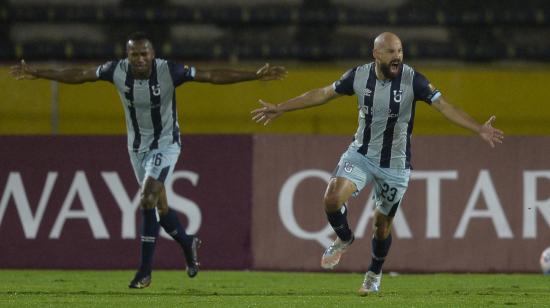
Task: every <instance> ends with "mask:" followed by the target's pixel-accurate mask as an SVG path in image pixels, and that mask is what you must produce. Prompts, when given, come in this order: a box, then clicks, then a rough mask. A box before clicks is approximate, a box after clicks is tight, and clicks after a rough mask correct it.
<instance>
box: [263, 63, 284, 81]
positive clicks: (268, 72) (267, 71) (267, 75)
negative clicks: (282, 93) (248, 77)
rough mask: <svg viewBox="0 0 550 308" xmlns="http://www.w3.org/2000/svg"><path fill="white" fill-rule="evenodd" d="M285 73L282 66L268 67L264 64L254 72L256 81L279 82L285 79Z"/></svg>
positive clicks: (267, 64)
mask: <svg viewBox="0 0 550 308" xmlns="http://www.w3.org/2000/svg"><path fill="white" fill-rule="evenodd" d="M286 74H287V71H286V68H285V67H284V66H270V65H269V63H266V64H265V65H264V66H262V67H260V68H259V69H258V70H257V71H256V76H257V77H258V80H262V81H268V80H281V79H283V78H285V77H286Z"/></svg>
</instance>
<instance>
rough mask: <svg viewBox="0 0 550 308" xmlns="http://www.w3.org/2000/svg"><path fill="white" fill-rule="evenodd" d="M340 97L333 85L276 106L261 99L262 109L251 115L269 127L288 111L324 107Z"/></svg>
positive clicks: (254, 111) (253, 111)
mask: <svg viewBox="0 0 550 308" xmlns="http://www.w3.org/2000/svg"><path fill="white" fill-rule="evenodd" d="M338 96H340V94H338V93H336V91H334V88H333V87H332V85H329V86H326V87H324V88H319V89H314V90H311V91H309V92H306V93H304V94H302V95H300V96H297V97H294V98H291V99H289V100H287V101H286V102H282V103H280V104H276V105H275V104H270V103H268V102H265V101H263V100H261V99H260V100H259V102H260V104H261V105H262V107H261V108H258V109H255V110H252V111H251V112H250V113H251V114H252V120H254V121H256V122H257V123H260V124H263V125H267V124H269V123H270V122H271V121H273V120H275V119H276V118H278V117H279V116H281V115H282V114H283V113H285V112H287V111H293V110H299V109H305V108H310V107H314V106H319V105H323V104H325V103H327V102H329V101H330V100H332V99H334V98H336V97H338Z"/></svg>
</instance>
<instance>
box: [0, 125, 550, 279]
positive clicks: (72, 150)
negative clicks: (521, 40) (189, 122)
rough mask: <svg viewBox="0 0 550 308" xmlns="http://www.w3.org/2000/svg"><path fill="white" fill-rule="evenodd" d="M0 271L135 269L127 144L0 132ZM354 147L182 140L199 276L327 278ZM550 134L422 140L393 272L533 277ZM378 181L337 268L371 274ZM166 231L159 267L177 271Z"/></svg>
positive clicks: (181, 176) (548, 181)
mask: <svg viewBox="0 0 550 308" xmlns="http://www.w3.org/2000/svg"><path fill="white" fill-rule="evenodd" d="M0 142H1V144H2V151H1V152H0V162H1V166H2V168H0V193H1V195H0V239H1V241H0V268H91V269H98V268H115V269H116V268H135V267H136V266H137V265H138V259H139V240H138V239H139V230H140V214H139V210H138V209H137V204H138V200H139V191H138V185H137V183H136V180H135V178H134V175H133V172H132V169H131V166H130V162H129V159H128V153H127V150H126V147H125V142H126V138H125V137H123V136H120V137H107V136H104V137H77V136H74V137H0ZM349 142H350V138H348V137H339V136H338V137H336V136H295V135H285V136H268V135H260V136H245V135H223V136H185V137H184V138H183V143H184V145H183V150H182V154H181V156H180V160H179V163H178V165H177V166H176V170H175V172H174V176H173V178H172V180H171V181H169V182H167V183H166V187H167V192H168V198H169V203H170V205H171V206H172V208H173V209H174V210H176V211H177V212H178V215H179V217H180V219H181V221H182V222H183V223H184V225H185V226H186V227H187V229H188V231H189V232H191V233H195V232H197V233H198V234H199V235H200V237H201V238H202V239H203V242H204V245H203V247H202V248H201V251H200V259H201V264H202V266H203V268H204V269H267V270H307V271H318V270H321V268H320V266H319V262H320V257H321V254H322V252H323V250H324V248H325V247H326V245H328V244H329V243H330V242H331V241H332V239H333V238H334V233H333V231H332V230H331V228H330V227H329V226H328V224H327V221H326V218H325V214H324V210H323V202H322V198H323V193H324V190H325V187H326V184H327V181H328V179H329V178H330V175H331V173H332V170H334V168H335V167H336V164H337V162H338V160H339V157H340V155H341V154H342V153H343V152H344V151H345V149H346V147H347V146H348V144H349ZM549 152H550V138H548V137H509V138H507V139H506V140H505V143H504V144H502V145H499V146H497V147H496V148H495V149H491V148H490V147H489V146H487V145H486V144H484V143H483V142H482V141H481V140H479V139H478V138H475V137H417V138H415V139H414V144H413V160H412V162H413V166H414V170H413V172H412V176H411V180H410V182H409V190H408V192H407V193H406V195H405V199H404V200H403V202H402V205H401V207H400V209H399V211H398V213H397V216H396V219H395V222H394V226H393V235H394V242H393V245H392V249H391V251H390V255H389V257H388V259H387V262H386V265H385V270H390V271H407V272H440V271H450V272H535V271H538V270H539V269H538V258H539V255H540V253H541V251H542V250H543V249H544V248H545V247H548V246H550V227H549V226H550V163H548V161H547V159H546V156H547V155H546V153H549ZM372 206H373V202H372V200H371V199H370V186H368V187H367V188H366V189H365V191H363V192H362V193H361V194H360V195H359V196H358V197H357V198H354V199H352V200H351V201H350V206H349V209H350V215H349V220H350V224H351V226H352V228H353V229H354V232H355V235H356V238H357V240H356V242H355V243H354V244H353V246H352V247H351V248H350V250H349V252H348V253H346V255H345V256H344V258H343V259H342V262H341V264H340V266H339V267H338V270H344V271H364V270H365V269H366V267H367V266H368V263H369V259H370V239H371V234H372V231H371V229H372V219H371V215H372ZM167 238H168V236H166V234H163V235H162V239H161V240H160V241H159V243H158V246H157V251H156V255H155V268H182V267H183V266H184V262H183V257H182V255H181V252H180V251H179V248H178V247H177V245H176V244H175V243H174V242H173V241H172V240H169V239H167Z"/></svg>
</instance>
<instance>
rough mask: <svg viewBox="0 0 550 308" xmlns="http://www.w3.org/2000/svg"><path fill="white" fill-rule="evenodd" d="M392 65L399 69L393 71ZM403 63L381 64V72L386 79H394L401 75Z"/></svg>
mask: <svg viewBox="0 0 550 308" xmlns="http://www.w3.org/2000/svg"><path fill="white" fill-rule="evenodd" d="M392 64H397V69H392ZM401 65H403V63H402V62H401V61H391V62H390V63H380V70H381V71H382V74H384V76H385V77H386V78H389V79H393V78H395V77H397V75H399V72H400V71H401Z"/></svg>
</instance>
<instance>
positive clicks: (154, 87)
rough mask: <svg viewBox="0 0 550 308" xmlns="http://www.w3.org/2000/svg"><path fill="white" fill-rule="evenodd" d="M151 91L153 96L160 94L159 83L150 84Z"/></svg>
mask: <svg viewBox="0 0 550 308" xmlns="http://www.w3.org/2000/svg"><path fill="white" fill-rule="evenodd" d="M151 91H152V92H153V95H154V96H159V95H160V85H159V84H155V85H152V86H151Z"/></svg>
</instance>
